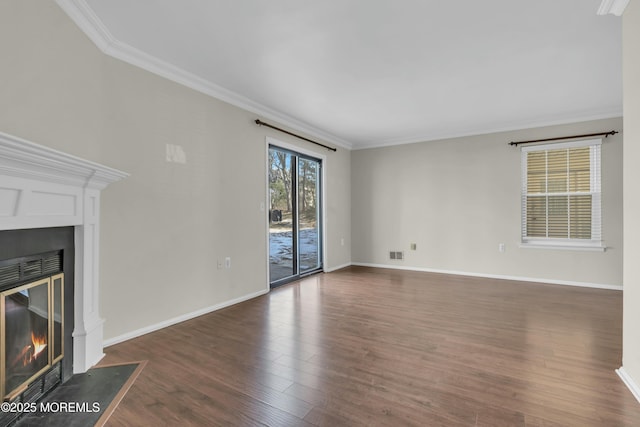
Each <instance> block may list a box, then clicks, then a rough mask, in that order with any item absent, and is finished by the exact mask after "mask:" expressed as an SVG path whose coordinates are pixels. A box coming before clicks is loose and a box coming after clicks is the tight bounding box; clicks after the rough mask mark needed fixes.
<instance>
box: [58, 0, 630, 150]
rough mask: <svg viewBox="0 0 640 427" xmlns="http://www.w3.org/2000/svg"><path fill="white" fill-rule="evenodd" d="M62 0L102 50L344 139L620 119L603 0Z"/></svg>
mask: <svg viewBox="0 0 640 427" xmlns="http://www.w3.org/2000/svg"><path fill="white" fill-rule="evenodd" d="M58 2H59V3H61V6H63V8H65V10H66V11H67V13H70V12H71V13H70V15H71V16H72V17H74V16H73V15H75V18H74V19H75V20H76V22H78V23H79V25H80V27H81V28H83V29H84V30H85V32H87V34H89V35H90V36H91V37H92V39H93V40H94V41H96V43H97V44H98V45H100V44H101V43H102V48H103V50H105V52H107V53H110V54H112V55H113V56H116V57H120V58H121V59H125V60H128V61H129V62H132V63H134V64H136V65H140V66H143V67H146V68H147V69H150V70H152V71H154V72H158V73H159V74H164V75H165V76H168V77H170V78H173V79H174V80H177V81H180V82H181V83H184V84H187V85H189V86H191V87H194V88H196V89H201V90H202V91H203V92H206V93H209V94H212V95H214V96H217V97H219V98H221V99H223V100H225V101H228V102H231V103H234V104H236V105H239V106H241V107H243V108H247V109H249V110H250V111H253V112H255V113H256V114H257V115H256V118H258V117H259V118H261V119H269V118H271V119H275V120H278V121H279V122H281V123H284V124H285V125H287V126H290V127H292V128H294V129H296V130H300V131H302V132H306V133H308V134H310V135H312V136H317V137H320V138H322V139H326V140H329V141H330V142H332V143H334V144H337V145H340V146H345V147H350V148H365V147H372V146H380V145H391V144H399V143H407V142H416V141H425V140H433V139H439V138H446V137H453V136H462V135H470V134H480V133H488V132H494V131H501V130H510V129H520V128H526V127H535V126H542V125H548V124H556V123H568V122H574V121H582V120H589V119H595V118H604V117H616V116H621V115H622V71H621V66H622V64H621V62H622V59H621V19H620V18H619V17H615V16H611V15H608V16H598V15H597V14H596V12H597V11H598V6H599V4H600V2H601V0H484V1H478V0H457V1H454V0H449V1H436V0H324V1H311V0H269V1H267V0H235V1H231V0H180V1H175V0H135V1H131V0H58ZM63 3H67V5H66V7H65V6H64V5H63ZM70 3H73V8H71V7H69V4H70ZM71 9H74V10H71ZM78 11H79V12H78ZM79 16H81V17H82V20H84V23H80V22H79V19H78V17H79ZM98 39H99V40H98ZM267 121H268V120H267Z"/></svg>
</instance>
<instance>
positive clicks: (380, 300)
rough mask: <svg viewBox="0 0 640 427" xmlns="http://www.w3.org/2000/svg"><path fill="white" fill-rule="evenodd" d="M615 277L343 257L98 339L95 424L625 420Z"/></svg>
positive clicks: (628, 402)
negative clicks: (110, 406)
mask: <svg viewBox="0 0 640 427" xmlns="http://www.w3.org/2000/svg"><path fill="white" fill-rule="evenodd" d="M621 336H622V293H621V292H618V291H608V290H599V289H584V288H576V287H570V286H554V285H542V284H528V283H522V282H510V281H502V280H491V279H480V278H469V277H460V276H448V275H440V274H429V273H416V272H402V271H395V270H384V269H369V268H360V267H350V268H347V269H344V270H341V271H338V272H334V273H330V274H320V275H316V276H313V277H310V278H307V279H305V280H302V281H300V282H296V283H293V284H289V285H285V286H283V287H280V288H278V289H275V290H273V291H272V292H271V293H270V294H268V295H265V296H263V297H260V298H256V299H253V300H251V301H247V302H245V303H242V304H238V305H235V306H233V307H229V308H226V309H223V310H220V311H217V312H215V313H212V314H209V315H206V316H202V317H200V318H197V319H194V320H191V321H188V322H184V323H181V324H179V325H175V326H173V327H170V328H166V329H163V330H161V331H158V332H155V333H152V334H148V335H145V336H142V337H139V338H136V339H133V340H130V341H127V342H125V343H122V344H118V345H115V346H112V347H109V348H107V349H106V353H107V357H106V358H105V360H104V361H103V363H105V364H111V363H119V362H131V361H136V360H148V361H149V362H148V364H147V366H146V368H145V369H144V371H143V372H142V373H141V374H140V376H139V377H138V379H137V381H136V382H135V384H134V385H133V386H132V387H131V389H130V390H129V392H128V394H127V395H126V396H125V397H124V399H123V401H122V402H121V404H120V406H119V407H118V408H117V409H116V411H115V412H114V413H113V415H112V416H111V418H110V419H109V421H108V422H107V426H136V425H140V426H151V425H153V426H160V425H171V426H175V425H180V426H185V425H197V426H214V425H234V426H251V425H272V426H304V425H328V426H335V425H349V426H353V425H391V426H405V425H417V426H418V425H419V426H540V427H542V426H546V427H549V426H638V425H640V403H638V402H637V401H636V400H635V399H634V397H633V396H632V395H631V393H630V392H629V391H628V390H627V389H626V388H625V386H624V384H623V383H622V381H621V380H620V379H619V378H618V377H617V375H616V374H615V372H614V370H615V369H616V368H619V367H620V364H621V341H622V338H621Z"/></svg>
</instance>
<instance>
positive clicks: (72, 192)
mask: <svg viewBox="0 0 640 427" xmlns="http://www.w3.org/2000/svg"><path fill="white" fill-rule="evenodd" d="M126 176H127V174H126V173H124V172H121V171H118V170H115V169H112V168H108V167H106V166H103V165H100V164H97V163H93V162H89V161H86V160H83V159H80V158H77V157H74V156H71V155H68V154H66V153H62V152H60V151H56V150H53V149H50V148H47V147H43V146H40V145H37V144H34V143H32V142H29V141H25V140H23V139H21V138H17V137H14V136H11V135H7V134H4V133H1V132H0V315H1V316H2V317H1V318H0V322H1V324H0V339H2V343H1V344H2V346H1V351H0V394H2V400H3V401H22V402H27V401H29V402H31V401H35V400H37V399H38V398H39V397H38V396H39V395H42V394H43V393H45V392H46V390H47V388H48V387H54V386H55V385H56V384H59V383H62V382H64V381H66V380H67V379H69V378H70V377H71V376H72V375H73V374H74V373H81V372H86V370H87V369H89V368H90V367H91V366H93V365H94V364H96V363H97V362H98V361H99V360H100V359H101V358H102V356H103V351H102V349H103V344H102V341H103V333H102V331H103V323H104V320H103V319H102V318H101V317H100V314H99V302H100V301H99V265H98V263H99V259H100V257H99V248H100V239H99V237H100V194H101V191H102V190H103V189H104V188H106V187H107V185H109V184H110V183H113V182H116V181H118V180H120V179H122V178H125V177H126ZM0 425H5V424H4V423H3V422H2V420H0Z"/></svg>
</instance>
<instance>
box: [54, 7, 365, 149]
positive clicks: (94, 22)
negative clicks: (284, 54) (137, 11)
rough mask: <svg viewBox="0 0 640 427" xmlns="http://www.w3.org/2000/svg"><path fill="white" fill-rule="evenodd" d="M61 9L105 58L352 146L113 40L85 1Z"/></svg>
mask: <svg viewBox="0 0 640 427" xmlns="http://www.w3.org/2000/svg"><path fill="white" fill-rule="evenodd" d="M56 3H57V4H58V6H60V8H61V9H62V10H63V11H64V12H65V13H66V14H67V15H68V16H69V17H70V18H71V20H72V21H73V22H75V24H76V25H77V26H78V27H79V28H80V29H81V30H82V31H83V32H84V33H85V34H86V35H87V37H89V39H90V40H91V41H92V42H93V43H94V44H95V45H96V46H97V47H98V48H99V49H100V50H101V51H102V52H103V53H104V54H106V55H109V56H111V57H114V58H116V59H119V60H121V61H124V62H126V63H129V64H131V65H134V66H136V67H139V68H142V69H144V70H146V71H149V72H151V73H153V74H156V75H158V76H161V77H164V78H166V79H168V80H171V81H173V82H175V83H178V84H181V85H183V86H186V87H188V88H190V89H193V90H195V91H198V92H200V93H203V94H205V95H208V96H211V97H213V98H216V99H219V100H221V101H224V102H226V103H229V104H231V105H234V106H236V107H239V108H242V109H243V110H246V111H250V112H252V113H255V114H258V115H259V116H261V117H262V118H265V119H270V120H274V121H277V122H279V123H281V124H283V125H284V126H287V127H290V128H291V129H294V130H296V131H298V132H302V133H305V134H307V135H309V136H313V137H315V138H318V139H322V140H324V141H327V142H330V143H332V144H335V145H338V146H340V147H342V148H346V149H349V150H350V149H351V148H352V146H353V144H352V143H351V142H349V141H346V140H344V139H342V138H340V137H338V136H336V135H333V134H331V133H328V132H325V131H323V130H322V129H319V128H317V127H315V126H312V125H309V124H307V123H304V122H302V121H300V120H297V119H295V118H293V117H291V116H289V115H287V114H284V113H282V112H280V111H277V110H274V109H272V108H269V107H267V106H265V105H262V104H260V103H258V102H255V101H253V100H251V99H249V98H247V97H245V96H242V95H240V94H238V93H235V92H232V91H230V90H228V89H226V88H224V87H222V86H218V85H216V84H214V83H212V82H210V81H208V80H206V79H204V78H202V77H200V76H197V75H195V74H193V73H190V72H188V71H185V70H183V69H181V68H179V67H176V66H175V65H173V64H170V63H168V62H166V61H163V60H161V59H159V58H156V57H155V56H152V55H149V54H148V53H145V52H143V51H141V50H139V49H136V48H135V47H133V46H130V45H128V44H126V43H123V42H121V41H120V40H118V39H116V38H115V37H114V36H113V35H112V34H111V32H110V31H109V29H108V28H107V27H106V26H105V25H104V23H103V22H102V21H101V20H100V18H99V17H98V16H97V15H96V14H95V12H94V11H93V10H92V9H91V7H89V5H88V4H87V3H86V2H85V1H84V0H56Z"/></svg>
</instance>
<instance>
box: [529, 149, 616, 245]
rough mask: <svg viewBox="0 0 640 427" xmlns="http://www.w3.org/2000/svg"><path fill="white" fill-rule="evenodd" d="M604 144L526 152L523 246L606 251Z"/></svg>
mask: <svg viewBox="0 0 640 427" xmlns="http://www.w3.org/2000/svg"><path fill="white" fill-rule="evenodd" d="M601 144H602V140H600V139H596V140H588V141H576V142H567V143H560V144H548V145H537V146H532V147H525V148H523V149H522V243H523V246H548V247H566V248H596V249H597V248H599V249H603V244H602V236H601V234H602V233H601V215H600V200H601V193H600V146H601Z"/></svg>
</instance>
